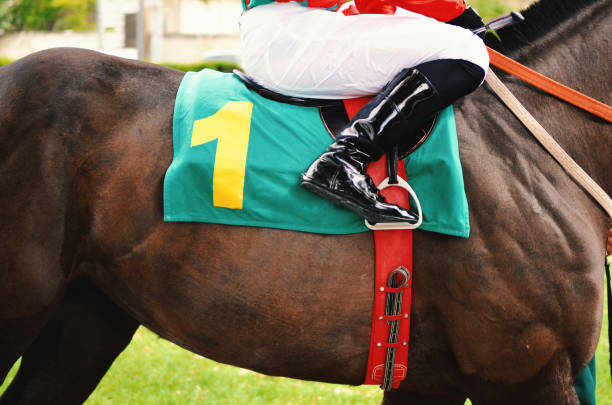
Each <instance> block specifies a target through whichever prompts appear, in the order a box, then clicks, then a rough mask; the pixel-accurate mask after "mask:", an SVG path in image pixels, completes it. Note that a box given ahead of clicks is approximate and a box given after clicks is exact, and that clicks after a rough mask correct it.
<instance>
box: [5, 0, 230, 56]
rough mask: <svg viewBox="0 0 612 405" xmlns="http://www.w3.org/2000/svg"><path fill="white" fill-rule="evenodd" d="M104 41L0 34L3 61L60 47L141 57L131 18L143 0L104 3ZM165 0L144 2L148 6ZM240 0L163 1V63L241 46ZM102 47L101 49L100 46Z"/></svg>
mask: <svg viewBox="0 0 612 405" xmlns="http://www.w3.org/2000/svg"><path fill="white" fill-rule="evenodd" d="M99 1H100V4H99V7H100V8H99V9H100V16H99V21H100V24H101V25H102V29H101V30H99V31H98V32H101V37H100V36H99V35H98V33H96V32H70V31H66V32H59V33H57V32H53V33H49V32H20V33H11V34H0V57H8V58H11V59H17V58H20V57H23V56H25V55H28V54H30V53H32V52H36V51H40V50H43V49H47V48H52V47H57V46H76V47H81V48H88V49H94V50H98V51H101V52H105V53H109V54H112V55H117V56H122V57H127V58H132V59H136V58H137V50H136V48H125V15H126V14H132V13H137V12H138V8H139V1H138V0H99ZM159 1H160V0H144V2H145V7H146V6H147V5H151V4H153V3H156V4H160V3H159ZM241 12H242V6H241V3H240V0H209V1H208V2H203V1H201V0H163V9H162V13H163V21H162V23H161V25H162V27H163V29H164V31H165V35H164V36H163V37H161V38H156V40H157V41H158V44H157V45H158V49H159V52H160V53H159V55H157V58H156V59H157V60H159V61H163V62H174V63H182V62H184V63H193V62H198V61H200V60H202V55H203V54H204V52H205V51H209V50H213V49H228V48H238V47H239V46H240V33H239V28H238V19H239V17H240V13H241ZM100 44H101V46H100Z"/></svg>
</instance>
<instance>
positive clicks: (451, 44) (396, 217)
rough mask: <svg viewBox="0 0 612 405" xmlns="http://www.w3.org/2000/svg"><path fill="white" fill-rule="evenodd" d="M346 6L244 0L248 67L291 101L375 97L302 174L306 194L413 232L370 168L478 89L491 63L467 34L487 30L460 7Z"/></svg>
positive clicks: (413, 2) (327, 0) (368, 2)
mask: <svg viewBox="0 0 612 405" xmlns="http://www.w3.org/2000/svg"><path fill="white" fill-rule="evenodd" d="M341 1H342V0H304V1H302V2H288V1H287V0H276V1H274V0H242V2H243V9H244V12H243V13H242V16H241V18H240V30H241V41H242V58H243V60H242V66H243V68H244V69H245V71H246V72H247V73H248V74H249V75H250V76H251V77H252V78H253V79H254V80H255V81H257V82H258V83H259V84H261V85H263V86H266V87H268V88H270V89H273V90H275V91H277V92H279V93H283V94H286V95H289V96H297V97H308V98H319V99H346V98H355V97H363V96H368V95H376V96H375V97H374V98H373V99H372V100H371V101H370V102H369V103H368V104H366V105H365V106H364V107H363V108H362V109H361V110H360V111H359V112H358V113H357V114H356V115H355V117H354V118H353V119H352V120H351V122H350V123H349V124H348V126H347V127H346V128H345V129H344V130H343V131H342V132H341V135H340V136H338V137H337V139H336V140H335V142H334V143H333V144H331V145H330V146H329V148H328V149H327V150H326V151H325V152H324V153H323V154H322V155H321V156H320V157H319V158H318V159H317V160H315V161H314V162H313V163H312V165H311V166H310V168H309V169H308V170H307V171H306V172H305V173H304V174H302V186H303V187H305V188H306V189H308V190H310V191H312V192H314V193H316V194H317V195H319V196H321V197H323V198H326V199H328V200H330V201H332V202H334V203H337V204H340V205H342V206H344V207H346V208H348V209H350V210H352V211H354V212H355V213H357V214H358V215H360V216H361V217H363V218H365V219H367V220H368V221H369V222H371V223H378V222H408V223H411V224H414V223H416V222H417V221H418V218H417V215H416V214H415V213H414V212H412V211H410V210H408V209H405V208H402V207H399V206H397V205H394V204H389V203H387V202H386V201H385V199H384V198H383V197H382V196H381V195H380V194H379V193H378V190H377V188H376V186H375V185H374V183H373V181H372V179H370V177H369V176H368V175H367V174H366V173H365V172H366V168H367V166H368V164H369V163H370V162H371V161H374V160H378V159H379V158H380V157H381V156H382V155H383V154H384V151H385V150H388V148H389V146H393V145H397V144H399V143H401V142H402V138H404V139H405V137H406V136H416V134H417V133H418V131H417V130H419V129H420V128H421V127H422V126H423V125H424V124H425V123H426V122H427V121H429V120H430V119H431V118H432V117H433V115H435V113H437V112H438V111H440V110H441V109H443V108H445V107H447V106H448V105H450V104H451V103H453V102H454V101H455V100H457V99H458V98H460V97H462V96H464V95H466V94H468V93H470V92H472V91H473V90H475V89H476V88H478V86H480V84H481V83H482V82H483V81H484V78H485V72H486V70H487V67H488V64H489V59H488V54H487V51H486V48H485V46H484V43H483V41H482V40H481V38H479V37H478V36H476V35H474V34H473V33H472V32H471V31H469V30H468V29H466V28H478V27H481V26H482V25H483V22H482V19H481V18H480V16H479V15H478V14H477V13H476V12H475V11H474V10H473V9H472V8H470V7H467V5H466V4H465V3H464V0H355V3H354V4H349V5H344V6H342V7H341ZM338 10H340V11H341V12H334V11H338ZM444 22H446V23H448V24H444ZM411 134H415V135H411Z"/></svg>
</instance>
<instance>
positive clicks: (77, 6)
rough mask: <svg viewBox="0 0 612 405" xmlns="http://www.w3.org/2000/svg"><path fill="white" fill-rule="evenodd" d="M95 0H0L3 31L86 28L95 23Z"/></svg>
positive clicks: (0, 22) (0, 25)
mask: <svg viewBox="0 0 612 405" xmlns="http://www.w3.org/2000/svg"><path fill="white" fill-rule="evenodd" d="M95 11H96V0H0V28H1V29H4V30H6V31H23V30H35V31H54V30H66V29H73V30H87V29H92V28H94V27H95Z"/></svg>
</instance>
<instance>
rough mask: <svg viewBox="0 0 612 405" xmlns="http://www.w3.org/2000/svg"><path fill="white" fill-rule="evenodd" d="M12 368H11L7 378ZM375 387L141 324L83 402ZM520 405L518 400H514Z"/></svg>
mask: <svg viewBox="0 0 612 405" xmlns="http://www.w3.org/2000/svg"><path fill="white" fill-rule="evenodd" d="M606 322H607V313H604V324H603V325H604V328H602V329H603V330H602V334H601V338H600V341H599V346H598V347H597V353H596V356H597V399H598V405H612V384H611V383H610V368H609V365H608V364H609V363H608V353H609V350H610V347H609V345H608V339H607V327H606V325H607V323H606ZM16 370H17V365H16V366H15V367H13V369H12V370H11V372H10V374H9V378H8V379H7V382H5V384H4V385H3V386H2V387H0V393H1V392H3V391H4V390H5V389H6V386H7V385H8V380H10V379H11V378H12V376H13V375H14V374H15V372H16ZM381 398H382V394H381V392H380V390H379V389H378V387H374V386H361V387H350V386H344V385H333V384H323V383H313V382H305V381H298V380H292V379H289V378H280V377H268V376H264V375H261V374H258V373H255V372H252V371H249V370H245V369H241V368H237V367H232V366H227V365H223V364H219V363H215V362H214V361H211V360H208V359H205V358H203V357H201V356H198V355H196V354H193V353H191V352H188V351H186V350H183V349H181V348H179V347H178V346H175V345H174V344H172V343H170V342H168V341H166V340H163V339H161V338H159V337H157V336H156V335H155V334H153V333H151V332H149V331H148V330H146V329H144V328H140V329H139V330H138V332H137V333H136V335H135V336H134V339H133V340H132V343H131V344H130V345H129V346H128V347H127V349H126V350H125V351H124V352H123V353H122V354H121V355H120V356H119V358H118V359H117V360H116V361H115V363H113V366H112V367H111V369H110V370H109V372H108V373H107V374H106V376H105V377H104V379H103V380H102V381H101V383H100V385H99V386H98V387H97V389H96V390H95V391H94V393H93V394H92V395H91V397H90V398H89V399H88V400H87V402H86V404H88V405H102V404H121V405H123V404H129V405H140V404H142V405H145V404H146V405H157V404H164V405H165V404H177V405H178V404H180V405H183V404H202V403H206V404H219V405H232V404H244V403H248V404H261V405H263V404H271V405H275V404H278V405H281V404H286V405H291V404H292V405H306V404H331V405H344V404H359V405H369V404H380V401H381ZM517 405H520V404H517Z"/></svg>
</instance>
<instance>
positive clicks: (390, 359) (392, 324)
mask: <svg viewBox="0 0 612 405" xmlns="http://www.w3.org/2000/svg"><path fill="white" fill-rule="evenodd" d="M409 279H410V273H409V272H408V269H406V268H405V267H404V266H399V267H398V268H397V269H395V270H393V271H392V272H391V274H390V275H389V278H388V279H387V287H391V288H393V289H399V290H398V291H388V292H387V302H386V306H385V315H386V316H397V315H401V314H402V294H403V293H404V291H402V288H403V287H404V286H405V285H406V283H408V282H409ZM387 322H388V323H389V339H388V340H387V343H388V348H387V358H386V360H385V374H384V377H383V382H382V384H381V386H380V388H382V389H383V390H384V391H390V390H391V387H392V385H393V369H394V366H395V350H396V346H397V343H398V342H397V338H398V335H399V326H400V322H401V319H397V320H389V321H387Z"/></svg>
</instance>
